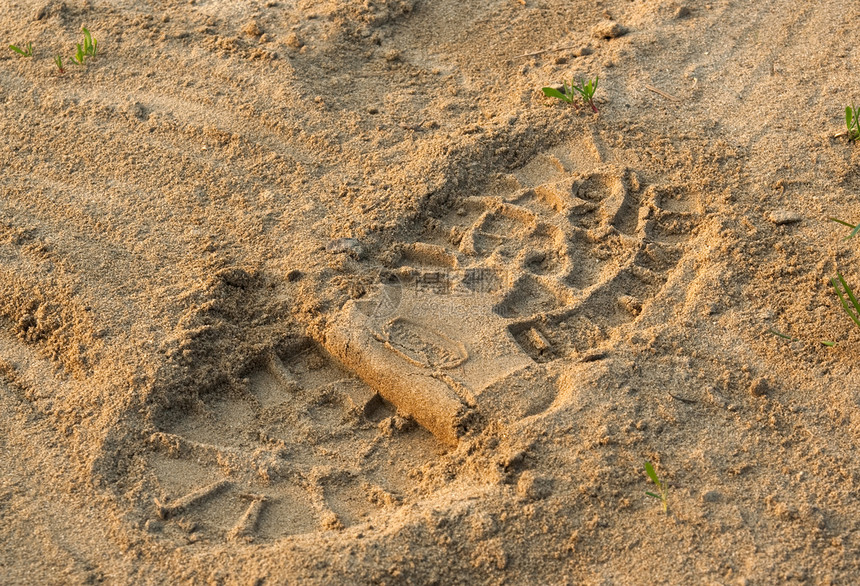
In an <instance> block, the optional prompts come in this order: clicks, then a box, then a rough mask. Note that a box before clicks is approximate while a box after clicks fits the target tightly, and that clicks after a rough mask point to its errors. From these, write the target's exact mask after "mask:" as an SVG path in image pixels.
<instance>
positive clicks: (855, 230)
mask: <svg viewBox="0 0 860 586" xmlns="http://www.w3.org/2000/svg"><path fill="white" fill-rule="evenodd" d="M827 219H828V220H830V221H831V222H836V223H837V224H842V225H843V226H848V227H849V228H851V233H850V234H849V235H848V236H846V237H845V240H851V239H852V238H854V237H855V236H856V235H857V233H858V232H860V224H857V225H856V226H855V225H854V224H849V223H848V222H846V221H845V220H840V219H839V218H827Z"/></svg>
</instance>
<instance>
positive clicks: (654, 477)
mask: <svg viewBox="0 0 860 586" xmlns="http://www.w3.org/2000/svg"><path fill="white" fill-rule="evenodd" d="M645 472H646V473H647V474H648V478H650V479H651V481H652V482H653V483H654V484H656V485H657V486H660V479H659V478H657V472H655V471H654V466H652V465H651V462H645ZM658 498H659V497H658Z"/></svg>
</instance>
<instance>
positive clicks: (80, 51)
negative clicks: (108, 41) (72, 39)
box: [72, 27, 99, 65]
mask: <svg viewBox="0 0 860 586" xmlns="http://www.w3.org/2000/svg"><path fill="white" fill-rule="evenodd" d="M82 30H83V33H84V44H83V45H81V44H80V43H78V44H77V45H76V46H77V51H75V55H74V56H73V57H72V59H74V60H75V61H77V62H78V65H83V64H84V62H85V61H86V60H87V59H92V58H93V57H95V56H96V53H98V47H99V42H98V41H97V40H96V39H94V38H93V36H92V34H90V31H89V30H88V29H87V27H82Z"/></svg>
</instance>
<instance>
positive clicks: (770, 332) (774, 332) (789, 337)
mask: <svg viewBox="0 0 860 586" xmlns="http://www.w3.org/2000/svg"><path fill="white" fill-rule="evenodd" d="M767 333H769V334H773V335H774V336H779V337H780V338H785V339H786V340H790V341H792V342H794V341H796V340H798V339H799V338H793V337H791V336H788V335H786V334H782V333H780V332H777V331H776V330H774V329H768V330H767Z"/></svg>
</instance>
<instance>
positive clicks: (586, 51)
mask: <svg viewBox="0 0 860 586" xmlns="http://www.w3.org/2000/svg"><path fill="white" fill-rule="evenodd" d="M592 53H594V49H592V48H591V45H583V46H582V47H579V48H578V49H574V50H573V56H574V57H585V56H586V55H591V54H592Z"/></svg>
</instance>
